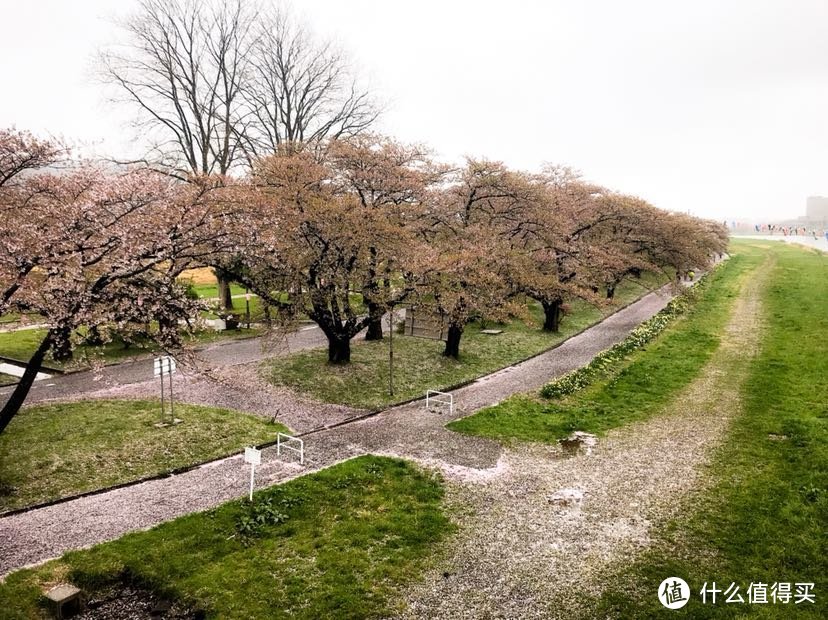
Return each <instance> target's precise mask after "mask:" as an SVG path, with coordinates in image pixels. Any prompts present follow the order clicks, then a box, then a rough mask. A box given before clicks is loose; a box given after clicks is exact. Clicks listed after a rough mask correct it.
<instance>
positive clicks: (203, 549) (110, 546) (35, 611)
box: [0, 456, 452, 620]
mask: <svg viewBox="0 0 828 620" xmlns="http://www.w3.org/2000/svg"><path fill="white" fill-rule="evenodd" d="M442 495H443V490H442V484H441V481H440V480H439V478H437V477H435V476H433V475H432V474H428V473H425V472H422V471H420V470H418V469H416V468H415V467H414V466H412V465H410V464H409V463H406V462H405V461H400V460H397V459H389V458H381V457H372V456H365V457H360V458H358V459H354V460H350V461H346V462H344V463H341V464H339V465H336V466H334V467H331V468H329V469H325V470H323V471H320V472H317V473H314V474H311V475H308V476H303V477H302V478H298V479H296V480H293V481H290V482H287V483H285V484H283V485H280V486H276V487H271V488H269V489H265V490H263V491H259V492H258V493H257V494H256V495H255V496H254V503H253V505H252V506H251V504H249V503H248V502H247V501H246V500H240V501H234V502H229V503H227V504H224V505H222V506H220V507H218V508H216V509H213V510H211V511H208V512H205V513H198V514H193V515H188V516H186V517H182V518H179V519H176V520H175V521H171V522H168V523H164V524H162V525H160V526H158V527H156V528H153V529H152V530H149V531H146V532H136V533H133V534H129V535H127V536H124V537H123V538H121V539H119V540H116V541H113V542H110V543H105V544H102V545H99V546H97V547H94V548H92V549H90V550H84V551H77V552H72V553H68V554H66V555H65V556H63V557H62V558H60V559H58V560H53V561H51V562H48V563H47V564H45V565H44V566H41V567H38V568H35V569H28V570H22V571H18V572H16V573H13V574H12V575H10V576H9V577H7V578H6V580H5V582H4V583H2V584H0V609H3V610H4V612H5V613H6V614H9V615H6V616H4V617H5V618H9V620H12V619H23V618H36V617H41V615H42V614H43V612H42V611H41V610H40V608H39V607H38V600H39V598H40V596H41V592H42V588H44V587H45V586H47V584H52V583H55V582H56V581H62V580H66V579H68V580H69V581H71V582H73V583H75V584H77V585H78V586H79V587H82V588H86V589H95V588H99V587H102V586H106V585H108V584H111V583H113V582H118V581H119V579H122V576H123V575H129V576H130V577H131V579H132V580H133V581H135V582H137V583H139V584H141V585H142V586H143V587H144V588H149V589H151V590H154V591H158V592H162V593H163V594H165V595H166V596H170V597H174V598H175V599H178V600H181V601H183V602H185V603H187V604H189V605H190V606H191V607H192V608H197V609H201V610H203V611H205V612H206V613H207V617H208V618H262V619H264V618H305V619H313V620H316V619H318V618H343V619H345V618H353V619H357V618H383V617H387V616H390V615H393V614H394V612H395V611H399V609H400V607H399V605H400V603H399V599H398V597H397V595H398V592H399V588H400V586H401V585H403V584H405V583H406V582H409V581H410V580H412V579H415V578H416V577H417V576H418V575H419V573H420V572H421V570H422V569H423V568H424V565H425V563H426V561H427V557H428V556H429V554H430V553H431V552H432V551H433V548H434V546H435V544H436V543H438V542H439V541H440V540H442V539H443V538H444V536H445V535H446V534H447V533H448V532H449V531H451V528H452V526H451V524H450V522H449V520H448V519H447V518H446V517H445V516H444V515H443V513H442V510H441V503H442ZM257 520H258V521H260V522H262V525H260V526H255V527H252V526H251V525H250V524H251V522H255V521H257Z"/></svg>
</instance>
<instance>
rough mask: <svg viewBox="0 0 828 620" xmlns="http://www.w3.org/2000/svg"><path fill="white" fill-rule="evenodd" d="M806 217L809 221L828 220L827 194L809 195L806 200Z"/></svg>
mask: <svg viewBox="0 0 828 620" xmlns="http://www.w3.org/2000/svg"><path fill="white" fill-rule="evenodd" d="M805 219H806V220H808V221H809V222H824V221H826V220H828V198H826V197H825V196H808V200H807V201H806V202H805Z"/></svg>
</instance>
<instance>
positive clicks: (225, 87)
mask: <svg viewBox="0 0 828 620" xmlns="http://www.w3.org/2000/svg"><path fill="white" fill-rule="evenodd" d="M139 7H140V8H139V11H138V13H136V14H135V15H133V16H132V17H131V18H130V19H128V20H127V21H126V22H124V23H123V24H122V25H123V27H124V29H125V30H126V31H127V33H128V34H129V40H128V42H127V43H126V44H124V45H123V46H120V49H109V50H107V51H105V52H103V53H102V54H101V61H102V68H103V72H104V77H105V79H106V80H107V81H109V82H111V83H113V84H114V85H115V86H116V87H117V90H118V91H119V93H120V96H121V99H122V100H125V101H127V102H129V103H130V104H132V105H133V106H135V107H136V108H137V110H138V111H139V116H138V118H137V120H136V123H137V125H138V126H139V127H140V128H141V129H142V130H144V131H146V135H147V136H148V137H150V139H151V140H153V142H154V146H153V148H152V150H151V152H150V153H149V154H148V156H147V158H146V160H145V161H146V162H147V163H149V164H151V165H152V166H154V167H157V168H160V169H162V170H163V171H164V172H166V173H168V174H171V175H172V176H175V177H177V178H180V179H183V180H187V179H188V178H189V177H190V175H193V174H195V175H200V174H226V173H227V172H228V171H229V170H230V169H231V168H232V167H233V165H234V164H235V163H236V162H237V161H238V159H239V156H240V155H241V151H240V149H239V142H240V139H241V138H240V132H239V131H238V127H237V125H238V124H239V123H240V121H241V118H240V115H241V113H242V109H241V103H242V102H241V97H240V92H241V89H242V85H243V79H244V75H245V67H246V62H247V58H248V55H249V52H250V47H251V45H252V42H253V40H254V39H255V36H254V34H253V27H254V25H255V24H256V15H257V13H256V11H255V9H252V8H250V4H249V3H245V2H243V0H227V1H226V2H224V1H218V0H217V1H214V2H210V1H207V2H199V1H198V0H140V4H139Z"/></svg>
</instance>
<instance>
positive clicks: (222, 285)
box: [216, 272, 233, 310]
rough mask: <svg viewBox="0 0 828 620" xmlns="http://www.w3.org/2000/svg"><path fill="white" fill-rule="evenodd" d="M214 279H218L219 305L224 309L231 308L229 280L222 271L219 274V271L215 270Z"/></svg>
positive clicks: (231, 298)
mask: <svg viewBox="0 0 828 620" xmlns="http://www.w3.org/2000/svg"><path fill="white" fill-rule="evenodd" d="M216 280H218V290H219V305H220V306H221V307H222V308H223V309H224V310H232V309H233V294H232V293H231V292H230V280H228V279H227V278H226V277H225V276H224V274H223V273H222V274H220V273H219V272H216Z"/></svg>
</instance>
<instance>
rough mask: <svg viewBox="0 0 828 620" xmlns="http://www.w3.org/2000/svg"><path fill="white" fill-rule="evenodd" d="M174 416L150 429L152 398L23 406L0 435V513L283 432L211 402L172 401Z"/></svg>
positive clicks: (154, 418)
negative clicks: (170, 421)
mask: <svg viewBox="0 0 828 620" xmlns="http://www.w3.org/2000/svg"><path fill="white" fill-rule="evenodd" d="M175 415H176V417H178V418H181V419H183V420H184V422H183V423H182V424H177V425H175V426H170V427H167V428H156V427H155V426H153V425H154V424H155V423H156V422H158V419H159V416H160V404H159V402H158V401H137V400H120V401H119V400H110V401H101V400H95V401H81V402H76V403H65V404H56V405H41V406H36V407H29V408H26V409H23V410H22V411H21V412H20V413H19V414H17V416H15V418H14V419H13V420H12V421H11V423H10V424H9V426H8V427H7V428H6V430H5V431H3V433H2V434H0V510H10V509H13V508H20V507H23V506H28V505H31V504H35V503H40V502H44V501H48V500H52V499H57V498H60V497H65V496H67V495H73V494H76V493H82V492H85V491H92V490H94V489H100V488H103V487H107V486H111V485H114V484H118V483H121V482H128V481H130V480H135V479H137V478H142V477H145V476H149V475H152V474H158V473H162V472H165V471H168V470H171V469H175V468H178V467H182V466H185V465H190V464H192V463H196V462H199V461H204V460H208V459H210V458H217V457H220V456H223V455H225V454H228V453H231V452H236V451H239V450H240V449H241V448H243V447H244V446H246V445H251V444H254V443H263V442H265V441H270V440H272V439H275V437H276V433H277V432H278V431H285V430H286V429H285V427H284V426H282V425H280V424H271V423H270V422H269V421H267V420H264V419H262V418H260V417H257V416H253V415H249V414H244V413H240V412H238V411H230V410H227V409H218V408H214V407H201V406H198V405H185V404H178V405H176V407H175Z"/></svg>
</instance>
